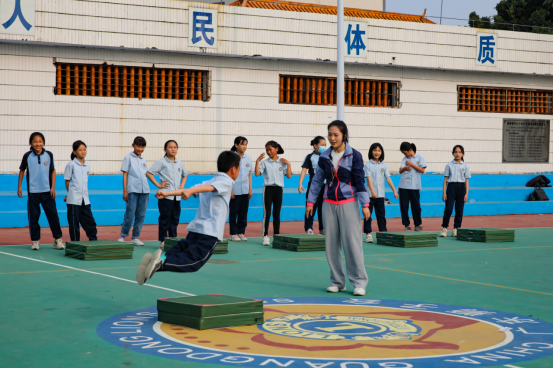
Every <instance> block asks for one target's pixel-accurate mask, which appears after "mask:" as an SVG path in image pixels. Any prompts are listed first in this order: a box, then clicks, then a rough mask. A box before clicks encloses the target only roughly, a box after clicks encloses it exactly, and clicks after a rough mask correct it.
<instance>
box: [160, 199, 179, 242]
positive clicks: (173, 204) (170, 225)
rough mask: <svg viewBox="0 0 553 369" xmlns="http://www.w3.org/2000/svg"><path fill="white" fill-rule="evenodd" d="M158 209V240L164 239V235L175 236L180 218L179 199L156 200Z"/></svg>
mask: <svg viewBox="0 0 553 369" xmlns="http://www.w3.org/2000/svg"><path fill="white" fill-rule="evenodd" d="M157 207H158V209H159V218H158V223H159V226H158V240H159V241H160V242H161V241H165V237H177V227H178V226H179V219H180V201H177V200H170V199H159V200H157Z"/></svg>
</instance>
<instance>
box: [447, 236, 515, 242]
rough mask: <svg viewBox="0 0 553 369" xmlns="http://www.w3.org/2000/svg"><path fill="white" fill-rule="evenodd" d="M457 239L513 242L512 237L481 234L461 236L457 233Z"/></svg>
mask: <svg viewBox="0 0 553 369" xmlns="http://www.w3.org/2000/svg"><path fill="white" fill-rule="evenodd" d="M457 239H458V240H459V241H466V242H484V243H500V242H515V239H514V237H490V236H488V237H481V236H461V235H459V234H457Z"/></svg>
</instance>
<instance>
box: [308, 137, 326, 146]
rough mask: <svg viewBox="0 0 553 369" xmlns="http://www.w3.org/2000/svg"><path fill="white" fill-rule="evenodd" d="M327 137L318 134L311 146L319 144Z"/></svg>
mask: <svg viewBox="0 0 553 369" xmlns="http://www.w3.org/2000/svg"><path fill="white" fill-rule="evenodd" d="M324 139H325V138H324V137H323V136H317V137H315V138H314V139H312V140H311V146H315V145H318V144H319V142H321V140H324Z"/></svg>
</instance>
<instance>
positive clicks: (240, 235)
mask: <svg viewBox="0 0 553 369" xmlns="http://www.w3.org/2000/svg"><path fill="white" fill-rule="evenodd" d="M238 238H240V240H241V241H247V240H248V239H247V238H246V236H244V235H243V234H239V235H238Z"/></svg>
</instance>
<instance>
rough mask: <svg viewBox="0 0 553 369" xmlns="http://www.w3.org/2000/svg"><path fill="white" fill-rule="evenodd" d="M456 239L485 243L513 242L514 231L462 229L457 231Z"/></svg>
mask: <svg viewBox="0 0 553 369" xmlns="http://www.w3.org/2000/svg"><path fill="white" fill-rule="evenodd" d="M457 239H458V240H460V241H467V242H485V243H498V242H514V241H515V231H514V230H513V229H499V228H462V229H458V230H457Z"/></svg>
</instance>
